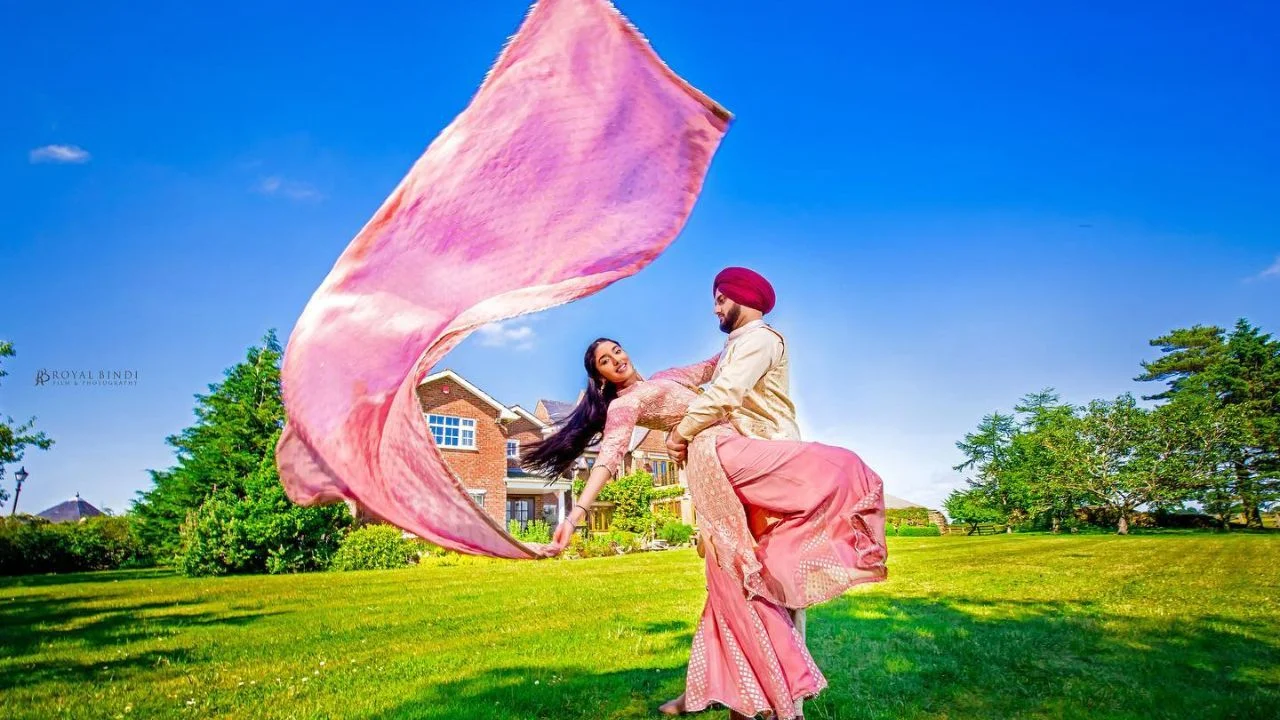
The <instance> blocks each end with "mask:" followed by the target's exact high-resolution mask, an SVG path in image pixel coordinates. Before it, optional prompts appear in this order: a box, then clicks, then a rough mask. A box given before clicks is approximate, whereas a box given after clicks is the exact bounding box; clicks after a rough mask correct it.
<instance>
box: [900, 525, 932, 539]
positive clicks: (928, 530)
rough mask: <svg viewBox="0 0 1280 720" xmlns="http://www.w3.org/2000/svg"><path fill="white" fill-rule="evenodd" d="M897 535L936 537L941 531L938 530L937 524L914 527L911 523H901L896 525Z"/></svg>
mask: <svg viewBox="0 0 1280 720" xmlns="http://www.w3.org/2000/svg"><path fill="white" fill-rule="evenodd" d="M897 535H898V537H938V536H940V535H942V532H941V531H940V530H938V526H937V525H926V526H925V527H916V526H913V525H902V526H899V527H898V532H897Z"/></svg>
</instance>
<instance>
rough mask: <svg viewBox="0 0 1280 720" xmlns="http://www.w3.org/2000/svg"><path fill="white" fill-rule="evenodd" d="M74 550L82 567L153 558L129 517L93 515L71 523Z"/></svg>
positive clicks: (136, 562) (112, 565)
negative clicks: (73, 523)
mask: <svg viewBox="0 0 1280 720" xmlns="http://www.w3.org/2000/svg"><path fill="white" fill-rule="evenodd" d="M69 535H70V540H71V554H72V556H73V557H74V558H75V559H76V563H77V565H79V567H80V569H82V570H115V569H116V568H120V567H125V566H133V567H137V566H140V565H146V564H148V563H149V562H150V560H151V558H150V557H149V553H148V552H147V549H146V548H145V547H143V545H142V539H141V538H140V537H138V532H137V526H136V524H135V523H134V521H133V519H132V518H129V517H107V516H100V517H93V518H89V519H88V520H85V521H84V522H80V523H76V524H75V525H73V526H71V531H70V533H69Z"/></svg>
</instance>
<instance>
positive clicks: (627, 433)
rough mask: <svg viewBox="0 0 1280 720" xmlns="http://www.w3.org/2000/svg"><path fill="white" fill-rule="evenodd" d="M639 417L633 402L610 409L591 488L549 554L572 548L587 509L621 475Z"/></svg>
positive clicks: (590, 478) (561, 528) (615, 404)
mask: <svg viewBox="0 0 1280 720" xmlns="http://www.w3.org/2000/svg"><path fill="white" fill-rule="evenodd" d="M633 397H634V396H633ZM638 415H639V412H638V410H637V409H636V406H635V405H634V404H632V403H631V402H628V401H625V400H623V401H619V400H614V401H613V402H612V403H611V404H610V405H609V415H608V417H607V418H606V419H605V423H604V431H603V433H602V435H601V439H600V452H599V453H598V454H597V456H596V462H595V465H593V466H592V467H591V473H590V474H588V475H587V485H586V487H584V488H583V489H582V494H581V495H579V496H578V497H577V498H576V499H575V500H574V504H573V509H572V510H570V511H569V515H568V516H567V517H565V519H564V522H562V523H560V526H559V527H557V528H556V534H555V537H554V538H553V539H552V542H551V544H550V545H549V546H547V549H546V551H545V554H547V555H558V554H559V553H560V552H561V551H562V550H564V549H565V548H566V547H568V545H569V541H570V540H571V539H573V531H574V530H576V529H577V528H578V526H579V525H581V524H582V522H583V521H584V520H586V517H587V508H589V507H591V503H593V502H595V501H596V497H598V496H599V495H600V491H601V490H602V489H604V486H605V484H606V483H608V482H609V481H610V480H612V479H613V477H614V475H616V474H617V473H618V468H619V467H620V466H621V465H622V458H623V456H624V455H626V453H627V450H629V449H630V446H631V431H632V430H634V429H635V427H636V418H637V417H638Z"/></svg>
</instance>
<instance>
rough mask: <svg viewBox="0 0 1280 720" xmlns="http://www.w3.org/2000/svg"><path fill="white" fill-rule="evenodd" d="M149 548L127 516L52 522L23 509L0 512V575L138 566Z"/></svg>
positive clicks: (148, 559)
mask: <svg viewBox="0 0 1280 720" xmlns="http://www.w3.org/2000/svg"><path fill="white" fill-rule="evenodd" d="M151 560H152V559H151V556H150V553H149V552H147V549H146V548H145V547H144V546H143V544H142V541H141V539H139V537H138V533H137V528H136V526H135V524H134V522H133V520H132V519H131V518H129V517H106V516H102V517H93V518H89V519H87V520H84V521H82V522H78V523H51V522H49V521H48V520H45V519H43V518H37V517H32V516H30V515H24V516H21V517H15V518H0V575H28V574H34V573H62V572H84V571H89V570H115V569H117V568H121V567H140V566H144V565H149V564H150V563H151Z"/></svg>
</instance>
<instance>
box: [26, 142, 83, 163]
mask: <svg viewBox="0 0 1280 720" xmlns="http://www.w3.org/2000/svg"><path fill="white" fill-rule="evenodd" d="M28 158H29V159H30V160H31V162H32V163H33V164H35V163H58V164H81V163H87V162H89V151H88V150H85V149H84V148H81V147H77V146H75V145H45V146H44V147H38V148H36V149H35V150H32V151H31V153H30V154H29V155H28Z"/></svg>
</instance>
